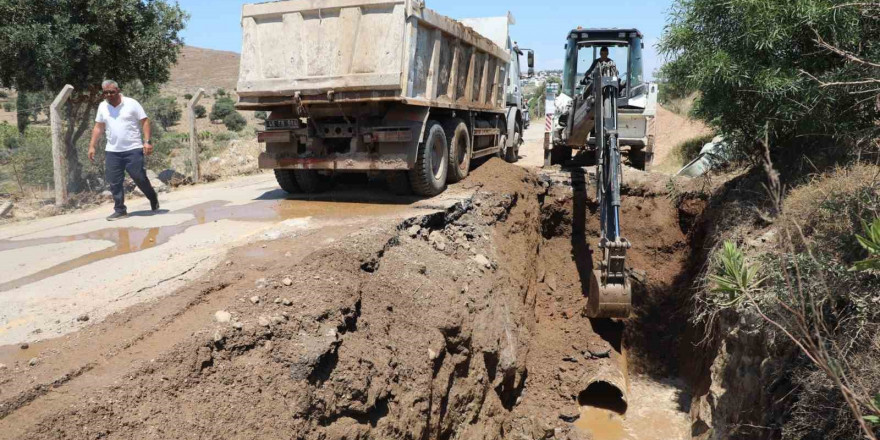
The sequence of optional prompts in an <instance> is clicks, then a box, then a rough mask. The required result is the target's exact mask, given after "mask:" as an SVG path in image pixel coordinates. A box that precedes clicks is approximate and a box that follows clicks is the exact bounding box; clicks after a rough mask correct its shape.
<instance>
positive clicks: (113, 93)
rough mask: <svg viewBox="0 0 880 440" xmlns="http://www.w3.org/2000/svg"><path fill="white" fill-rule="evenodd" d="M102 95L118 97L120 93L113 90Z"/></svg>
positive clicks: (105, 91)
mask: <svg viewBox="0 0 880 440" xmlns="http://www.w3.org/2000/svg"><path fill="white" fill-rule="evenodd" d="M101 93H102V94H103V95H104V96H114V95H118V94H119V91H118V90H113V91H107V90H104V91H103V92H101Z"/></svg>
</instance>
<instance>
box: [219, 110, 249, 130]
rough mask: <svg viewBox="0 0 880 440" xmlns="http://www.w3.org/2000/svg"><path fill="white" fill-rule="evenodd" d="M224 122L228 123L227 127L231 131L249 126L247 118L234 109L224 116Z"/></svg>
mask: <svg viewBox="0 0 880 440" xmlns="http://www.w3.org/2000/svg"><path fill="white" fill-rule="evenodd" d="M223 124H224V125H226V128H227V129H229V130H230V131H242V130H244V128H245V127H247V120H246V119H245V118H244V116H242V115H241V113H239V112H237V111H233V112H232V113H230V114H229V115H227V116H226V117H225V118H223Z"/></svg>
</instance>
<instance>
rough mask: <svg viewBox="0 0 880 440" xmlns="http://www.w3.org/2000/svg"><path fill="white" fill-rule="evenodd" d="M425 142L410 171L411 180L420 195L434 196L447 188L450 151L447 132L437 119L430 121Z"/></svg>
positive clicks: (420, 146)
mask: <svg viewBox="0 0 880 440" xmlns="http://www.w3.org/2000/svg"><path fill="white" fill-rule="evenodd" d="M426 131H427V133H428V134H427V136H426V138H425V142H422V143H420V144H419V151H418V153H417V154H416V164H415V166H414V167H413V169H411V170H410V171H409V181H410V185H411V186H412V189H413V192H415V193H416V194H418V195H420V196H427V197H433V196H436V195H437V194H440V193H442V192H443V190H444V189H446V176H447V174H448V173H449V166H448V164H449V153H448V148H447V147H446V146H447V145H448V144H447V143H446V134H445V133H444V132H443V127H441V126H440V124H439V123H438V122H437V121H428V127H427V130H426Z"/></svg>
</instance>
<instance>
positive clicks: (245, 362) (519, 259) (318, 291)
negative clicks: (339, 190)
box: [0, 159, 701, 440]
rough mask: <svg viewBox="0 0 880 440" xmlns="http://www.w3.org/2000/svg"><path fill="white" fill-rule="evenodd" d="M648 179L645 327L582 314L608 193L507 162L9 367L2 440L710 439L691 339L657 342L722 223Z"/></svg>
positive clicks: (635, 229)
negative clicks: (710, 231)
mask: <svg viewBox="0 0 880 440" xmlns="http://www.w3.org/2000/svg"><path fill="white" fill-rule="evenodd" d="M627 173H630V174H631V175H632V178H630V177H628V181H627V191H626V194H625V197H624V206H623V215H622V217H623V218H624V219H625V220H626V226H625V230H624V235H625V236H626V237H627V238H628V239H629V240H630V241H632V242H633V243H634V248H633V250H632V251H631V253H630V259H629V265H630V266H631V267H633V268H634V270H633V276H634V283H635V286H636V287H635V294H636V299H635V305H636V311H635V313H634V316H633V318H632V319H630V320H629V321H627V322H626V324H624V323H622V322H614V321H611V320H591V319H589V318H586V317H585V316H584V315H583V314H582V311H583V309H584V306H585V304H586V295H587V286H588V284H587V283H588V280H589V273H590V271H591V270H592V265H593V261H594V260H595V259H596V258H597V257H598V255H594V252H592V249H591V248H590V246H589V243H594V242H595V239H596V238H597V230H598V223H597V220H596V215H594V214H595V211H596V206H595V203H594V201H593V197H592V190H591V189H589V188H591V187H592V185H591V184H590V183H589V175H588V174H585V173H583V172H582V171H580V170H575V171H574V172H571V171H567V172H563V171H556V172H551V173H549V174H543V175H541V176H538V175H536V174H535V173H533V172H530V171H526V170H524V169H521V168H518V167H515V166H511V165H508V164H506V163H504V162H502V161H500V160H495V159H493V160H491V161H489V162H488V163H486V164H484V165H483V166H482V167H480V168H479V169H477V170H476V171H475V172H474V174H473V175H472V176H471V177H469V178H468V179H467V180H466V181H465V183H464V185H465V186H467V187H470V188H472V189H473V190H474V196H473V197H472V198H470V199H468V200H466V201H464V202H462V203H459V204H457V205H456V206H455V207H453V208H452V209H449V210H447V211H445V212H440V213H437V214H432V215H427V216H422V217H416V218H411V219H409V220H407V221H405V222H403V223H400V224H389V225H385V226H377V227H375V228H373V229H371V230H367V231H361V232H358V233H355V234H353V235H349V236H347V237H345V238H343V239H340V240H338V241H335V242H332V243H328V244H324V243H321V244H315V246H314V249H313V250H314V252H312V251H311V250H310V251H309V253H308V256H307V257H305V258H302V259H298V258H295V257H296V255H292V254H291V252H293V253H294V254H297V253H303V252H305V251H304V250H301V249H300V250H297V249H290V248H289V246H287V245H288V243H286V242H285V241H284V240H279V241H277V242H274V243H272V244H271V246H270V247H269V248H267V249H261V250H259V252H257V253H258V254H260V255H262V256H263V257H262V259H261V260H260V262H259V263H258V264H241V262H240V261H239V260H238V258H237V257H242V261H244V257H243V256H244V255H253V254H254V249H241V250H238V251H236V252H234V253H233V254H232V256H231V257H230V261H229V262H227V264H225V265H223V266H221V267H219V268H218V269H216V270H215V271H214V272H213V273H212V274H210V275H209V276H207V277H205V278H204V279H203V280H201V281H200V282H199V283H196V284H195V285H193V286H190V287H188V288H187V289H184V290H182V291H181V292H178V293H177V294H175V295H173V296H172V297H169V298H167V299H165V300H162V301H160V302H158V303H153V304H148V305H142V306H138V307H135V308H133V309H131V310H128V311H126V312H124V313H121V314H118V315H116V316H113V317H110V318H109V319H108V320H106V321H104V322H102V323H100V324H96V325H94V326H92V327H91V328H89V329H87V330H85V331H83V332H81V333H80V334H77V335H76V336H75V337H73V338H67V339H65V340H64V341H63V342H57V341H56V342H55V343H53V342H51V341H50V342H48V343H47V344H46V345H45V346H42V347H36V348H38V349H40V348H42V354H41V357H40V359H39V360H37V361H36V362H34V365H29V364H28V360H27V359H23V358H22V359H19V360H18V361H16V362H15V363H14V364H13V365H8V368H6V369H3V370H0V427H2V429H0V438H27V439H98V438H108V439H131V438H138V439H168V438H181V439H183V438H240V439H258V438H259V439H264V438H271V439H274V438H306V439H327V440H337V439H339V440H341V439H372V438H375V439H538V438H559V439H563V438H570V439H589V438H597V439H598V438H619V439H629V438H638V439H647V440H650V439H654V438H656V439H661V438H662V439H675V438H690V437H689V433H690V431H689V428H690V425H689V422H688V420H687V417H686V413H687V408H686V407H682V406H681V405H679V404H678V402H680V401H687V400H688V399H687V398H685V397H684V395H685V394H686V392H685V391H683V390H682V387H680V386H678V385H676V382H675V381H674V380H672V379H669V378H668V376H669V375H670V374H671V373H673V372H674V371H673V369H671V368H668V365H669V363H668V360H669V359H668V358H669V355H668V354H669V353H671V352H673V350H676V349H678V345H677V342H676V341H673V340H671V339H670V338H671V335H668V336H667V335H663V334H655V333H654V332H657V331H661V330H665V329H668V328H669V326H668V323H667V322H666V321H667V320H668V316H669V315H668V314H665V312H664V311H663V310H659V309H661V308H662V307H663V304H665V303H667V302H668V300H667V299H665V298H668V297H669V296H670V295H674V291H675V289H678V288H679V287H680V286H681V284H682V282H683V280H684V279H685V278H686V276H687V274H686V270H687V267H688V264H687V260H688V254H689V252H690V250H689V244H688V243H689V241H688V235H687V233H688V229H689V227H690V225H691V224H692V221H693V218H694V217H696V215H697V214H698V211H699V210H700V209H701V205H700V204H699V203H696V204H694V203H685V204H682V206H687V207H688V208H682V209H680V208H678V207H677V206H676V204H674V203H673V201H672V200H670V199H669V198H667V197H666V191H665V189H664V188H665V180H658V179H659V178H654V177H652V176H650V175H648V174H644V173H640V172H637V171H630V170H628V171H627ZM691 211H694V212H691ZM282 255H285V257H282ZM292 261H298V262H296V263H293V262H292ZM219 310H223V311H226V312H228V313H229V314H230V317H229V318H230V319H229V321H228V322H217V320H216V319H214V315H215V312H217V311H219ZM657 313H661V315H658V314H657ZM33 349H34V347H32V349H31V350H33ZM615 392H617V393H619V394H618V395H615ZM585 407H599V408H601V409H602V410H607V411H611V412H612V413H615V414H617V415H618V416H619V417H620V418H621V420H622V422H621V423H622V426H623V427H622V428H621V432H620V433H619V435H618V433H615V434H613V436H609V435H611V434H608V433H607V432H606V433H604V434H603V433H602V431H601V429H602V428H597V427H595V426H593V427H592V428H591V426H590V425H589V423H586V428H584V425H585V423H583V422H585V421H586V419H585V418H581V416H582V414H585V412H584V408H585ZM586 414H589V413H586ZM609 414H611V413H609ZM612 415H613V414H612ZM579 418H581V420H580V421H581V422H582V423H577V422H578V419H579ZM654 422H656V423H661V424H665V425H667V428H668V430H665V431H657V430H656V429H654V430H653V431H652V429H653V428H652V426H656V423H654ZM576 425H578V426H576ZM591 429H592V431H591ZM615 429H616V428H615ZM640 430H641V431H640Z"/></svg>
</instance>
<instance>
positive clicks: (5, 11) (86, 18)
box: [0, 0, 188, 92]
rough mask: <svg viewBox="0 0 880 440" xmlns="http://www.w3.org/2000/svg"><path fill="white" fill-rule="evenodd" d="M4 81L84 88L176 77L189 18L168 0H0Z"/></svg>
mask: <svg viewBox="0 0 880 440" xmlns="http://www.w3.org/2000/svg"><path fill="white" fill-rule="evenodd" d="M0 17H3V18H4V19H3V21H2V22H0V83H2V84H3V85H4V86H9V87H15V88H17V89H19V90H24V91H37V90H44V89H49V90H54V91H56V92H57V91H58V90H60V89H61V87H63V86H64V84H72V85H73V86H74V87H75V88H76V89H77V91H80V92H81V91H85V90H88V88H89V87H92V88H96V87H98V86H100V83H101V81H102V80H104V79H106V78H112V79H115V80H117V81H118V82H119V83H120V84H121V83H124V82H129V81H131V80H134V79H139V80H141V81H143V83H144V84H146V85H150V84H155V83H162V82H165V81H167V80H168V77H169V72H170V71H169V69H170V66H171V65H173V64H174V62H175V61H176V60H177V54H178V52H179V50H180V49H179V48H180V46H181V45H182V44H183V40H182V39H181V38H180V31H181V30H183V27H184V25H185V23H186V20H187V19H188V16H187V14H186V13H185V12H184V11H183V10H182V9H180V7H179V6H178V5H177V4H176V3H175V4H173V5H171V4H169V3H167V2H166V1H164V0H115V1H86V0H30V1H19V0H0Z"/></svg>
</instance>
